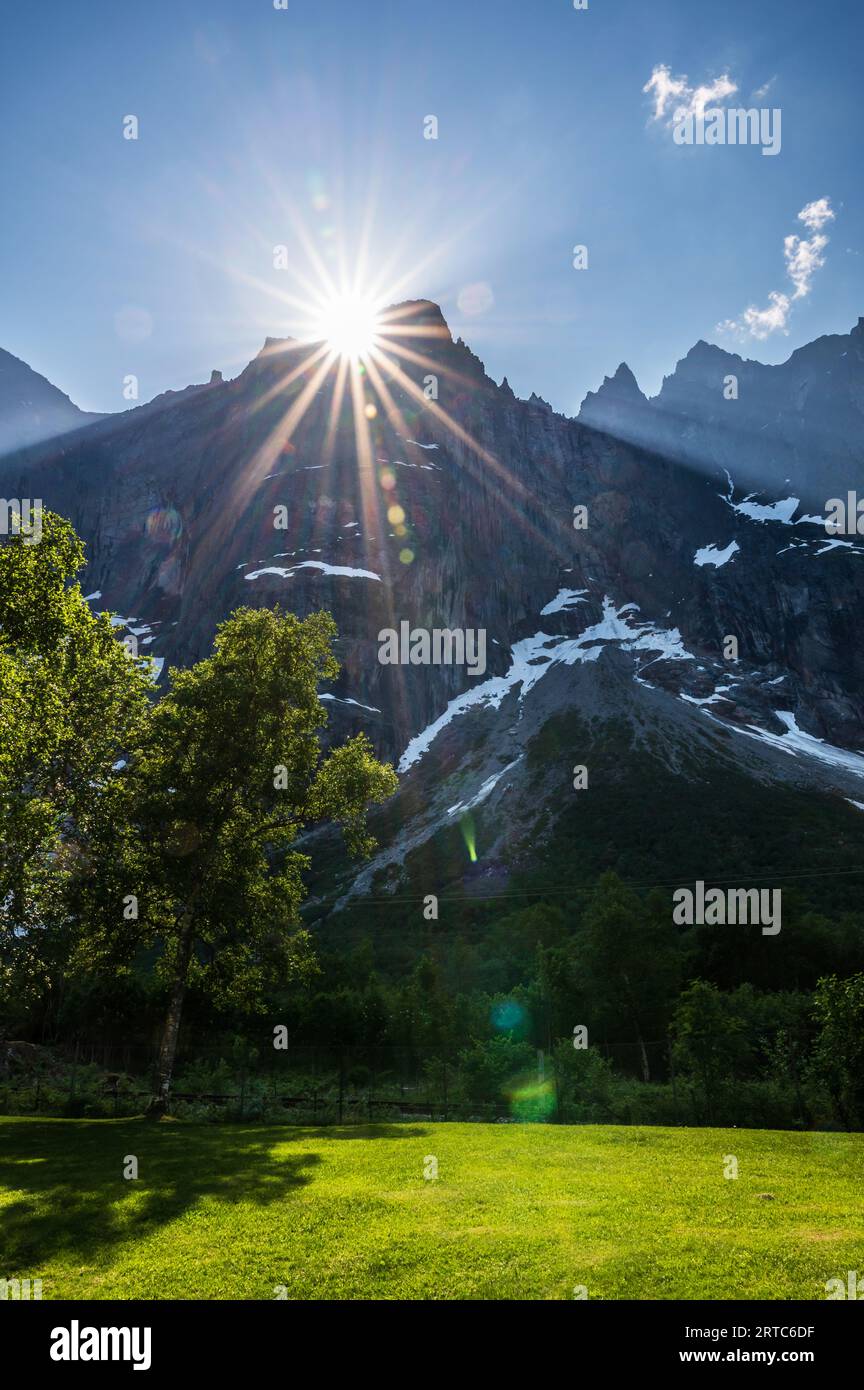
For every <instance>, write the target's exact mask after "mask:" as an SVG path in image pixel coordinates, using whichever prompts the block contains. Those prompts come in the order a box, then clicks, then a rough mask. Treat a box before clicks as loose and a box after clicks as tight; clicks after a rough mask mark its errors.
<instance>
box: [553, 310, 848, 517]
mask: <svg viewBox="0 0 864 1390" xmlns="http://www.w3.org/2000/svg"><path fill="white" fill-rule="evenodd" d="M579 419H580V420H581V421H583V422H584V423H586V424H591V425H595V426H596V427H598V428H600V429H604V430H608V431H609V432H610V433H613V434H617V435H618V436H619V437H621V438H624V439H630V440H634V441H637V442H639V443H641V444H642V445H644V446H650V447H651V448H654V449H657V450H658V451H659V452H661V453H664V454H667V455H669V456H670V457H672V458H675V459H677V460H678V461H679V462H681V463H686V464H688V465H689V466H690V467H692V468H696V469H699V470H702V471H705V470H710V469H714V468H716V467H718V466H719V467H722V468H727V469H728V470H729V471H730V473H732V475H733V476H734V477H735V479H736V482H737V483H738V484H739V485H740V486H742V487H747V488H754V489H761V490H763V491H764V492H765V493H767V494H770V495H772V496H774V497H775V498H780V497H787V496H791V495H795V496H797V497H798V498H799V500H800V501H803V502H804V503H805V504H806V505H807V507H809V508H813V509H816V510H817V511H819V512H823V511H824V508H825V504H826V502H827V500H828V499H829V498H831V497H836V496H845V494H846V492H847V490H849V489H852V488H855V486H856V485H857V484H860V482H861V480H862V472H864V470H862V466H861V465H862V449H861V438H862V434H864V318H859V320H858V323H857V325H856V326H855V327H854V328H853V329H852V331H851V332H850V333H846V334H830V335H827V336H825V337H823V338H819V339H817V340H816V342H813V343H808V344H807V345H806V346H805V347H802V348H799V349H798V350H797V351H796V352H793V353H792V355H791V357H789V359H788V360H787V361H786V362H783V363H780V364H779V365H777V366H767V365H765V364H764V363H762V362H752V361H748V360H745V359H744V358H742V357H739V356H738V355H737V354H736V353H731V352H726V351H725V350H724V349H723V348H720V347H717V346H716V345H714V344H712V343H706V342H701V341H700V342H698V343H697V344H696V345H695V347H692V348H691V349H690V351H689V352H688V353H687V355H686V357H684V358H683V359H682V360H681V361H680V362H679V363H678V365H677V366H676V368H675V370H674V372H672V373H671V375H669V376H667V377H664V379H663V385H662V387H661V389H660V392H659V394H658V395H657V396H655V397H654V398H653V399H651V400H648V399H646V397H645V396H643V395H642V393H641V391H639V388H638V386H637V384H636V381H635V379H634V377H633V375H632V373H631V372H630V370H629V368H628V367H627V366H626V365H624V364H622V365H621V366H620V367H619V368H618V371H617V372H616V374H615V376H614V377H613V378H611V379H610V378H608V377H607V378H606V380H605V381H604V382H603V385H602V386H601V387H600V389H599V391H597V392H596V393H595V392H589V394H588V396H587V397H586V398H585V401H584V402H583V405H582V409H581V411H580V413H579Z"/></svg>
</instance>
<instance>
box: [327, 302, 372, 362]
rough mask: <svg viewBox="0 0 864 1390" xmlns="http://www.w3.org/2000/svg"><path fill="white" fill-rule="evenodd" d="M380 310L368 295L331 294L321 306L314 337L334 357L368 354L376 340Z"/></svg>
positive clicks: (357, 358) (350, 357) (358, 356)
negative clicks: (325, 345) (332, 295)
mask: <svg viewBox="0 0 864 1390" xmlns="http://www.w3.org/2000/svg"><path fill="white" fill-rule="evenodd" d="M380 313H381V311H380V308H379V306H378V305H377V304H376V303H375V301H374V300H373V299H372V298H371V297H370V296H368V295H363V294H339V295H335V296H334V297H333V298H332V299H329V300H328V301H327V302H326V303H325V304H324V305H323V306H322V308H321V312H320V316H319V318H318V323H317V331H316V337H318V338H320V339H323V341H324V342H326V344H327V345H328V347H329V348H330V350H331V352H333V353H335V354H336V355H337V356H338V357H343V358H348V359H350V360H351V361H355V362H356V361H358V360H361V359H362V358H364V357H368V355H369V354H370V353H371V352H372V350H373V348H374V347H375V344H376V343H377V341H378V330H379V328H380Z"/></svg>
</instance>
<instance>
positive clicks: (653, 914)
mask: <svg viewBox="0 0 864 1390" xmlns="http://www.w3.org/2000/svg"><path fill="white" fill-rule="evenodd" d="M580 953H581V962H582V966H583V969H584V971H585V973H586V977H587V978H586V987H587V990H588V993H589V994H590V997H591V1000H592V1003H593V1007H594V1009H595V1010H596V1014H597V1016H598V1018H599V1020H600V1021H601V1023H602V1022H605V1023H606V1024H607V1025H608V1024H610V1023H611V1024H615V1023H616V1022H617V1023H619V1024H621V1023H623V1024H624V1027H625V1029H626V1030H627V1031H628V1032H630V1034H631V1036H632V1038H633V1040H634V1041H635V1043H636V1046H637V1049H638V1054H639V1062H640V1067H641V1071H642V1079H643V1081H650V1080H651V1069H650V1065H649V1061H648V1048H647V1041H648V1040H650V1039H651V1037H652V1033H653V1036H654V1038H655V1039H656V1038H660V1037H661V1036H662V1035H663V1033H664V1032H665V1029H666V1026H667V1020H668V1014H669V1010H670V1007H671V1001H672V1000H673V999H674V997H675V994H676V992H677V988H678V975H679V953H678V942H677V935H676V932H675V928H674V926H673V925H672V913H671V909H668V905H665V904H663V903H661V902H660V901H659V900H658V899H655V898H652V899H651V900H650V901H649V902H647V903H645V902H643V901H642V899H641V898H639V897H638V895H637V894H636V893H634V892H633V891H632V890H631V889H629V888H626V887H625V886H624V884H623V883H622V882H621V880H620V879H619V878H618V876H617V874H613V873H607V874H604V875H603V877H602V878H601V879H600V882H599V884H598V890H597V892H596V893H595V895H594V898H593V900H592V901H591V903H590V904H589V906H588V908H587V909H586V911H585V916H584V919H583V934H582V938H581V942H580ZM583 1021H584V1020H582V1019H574V1023H581V1022H583Z"/></svg>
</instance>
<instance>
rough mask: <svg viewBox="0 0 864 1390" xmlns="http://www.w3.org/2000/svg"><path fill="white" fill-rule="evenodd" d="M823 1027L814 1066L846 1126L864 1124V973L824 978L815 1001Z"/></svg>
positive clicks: (817, 1019) (815, 1015)
mask: <svg viewBox="0 0 864 1390" xmlns="http://www.w3.org/2000/svg"><path fill="white" fill-rule="evenodd" d="M813 1014H814V1017H815V1019H816V1022H817V1024H818V1027H819V1033H818V1036H817V1039H816V1047H815V1051H814V1066H815V1070H816V1072H817V1074H818V1075H819V1076H820V1077H821V1078H822V1079H823V1081H824V1082H825V1084H826V1086H827V1088H828V1092H829V1095H830V1096H831V1102H832V1105H833V1106H834V1110H835V1113H836V1115H837V1117H838V1119H839V1120H840V1122H841V1123H842V1124H843V1125H844V1126H845V1128H846V1129H849V1130H851V1129H854V1128H856V1127H857V1128H861V1126H862V1125H864V974H860V975H852V976H850V977H849V979H847V980H839V979H838V978H837V976H836V975H828V976H826V977H825V978H824V979H822V980H820V981H819V983H818V985H817V987H816V994H815V997H814V1001H813Z"/></svg>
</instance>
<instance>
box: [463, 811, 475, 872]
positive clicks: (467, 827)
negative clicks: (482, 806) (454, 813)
mask: <svg viewBox="0 0 864 1390" xmlns="http://www.w3.org/2000/svg"><path fill="white" fill-rule="evenodd" d="M459 829H460V830H461V831H462V838H463V840H464V841H465V847H466V849H467V850H468V858H469V859H470V860H471V863H472V864H476V863H477V835H476V832H475V830H474V817H473V816H470V815H469V816H463V817H462V820H461V821H460V824H459Z"/></svg>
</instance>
